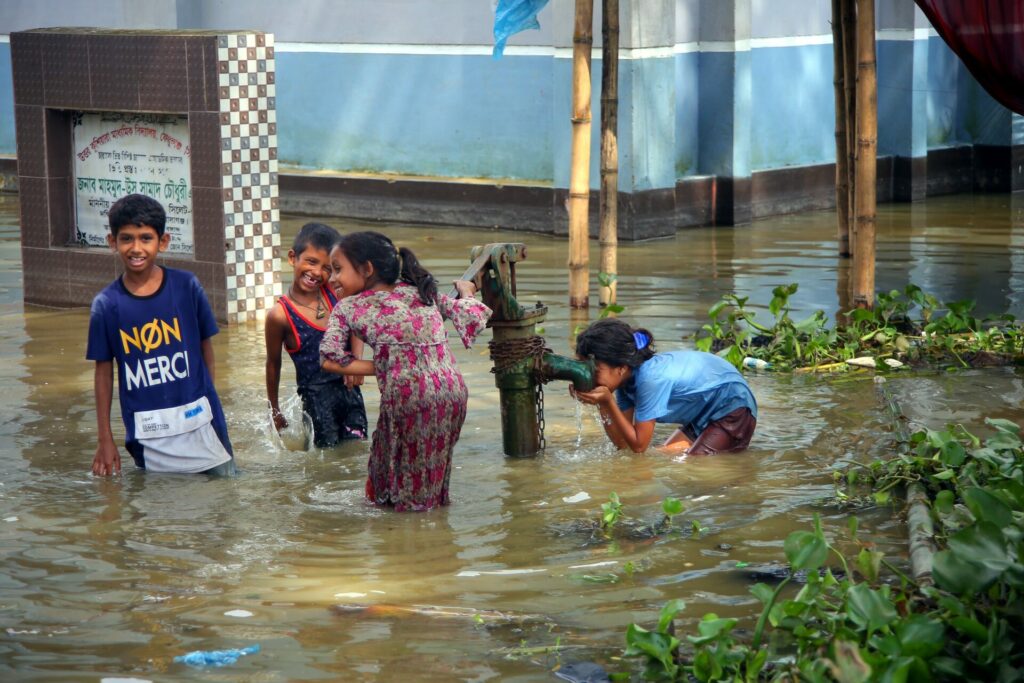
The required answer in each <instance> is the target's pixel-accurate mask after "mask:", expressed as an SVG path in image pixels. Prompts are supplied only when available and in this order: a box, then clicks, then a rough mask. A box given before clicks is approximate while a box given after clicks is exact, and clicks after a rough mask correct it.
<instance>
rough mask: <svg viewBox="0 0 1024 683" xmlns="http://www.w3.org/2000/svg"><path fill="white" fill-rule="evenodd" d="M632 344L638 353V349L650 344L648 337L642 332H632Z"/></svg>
mask: <svg viewBox="0 0 1024 683" xmlns="http://www.w3.org/2000/svg"><path fill="white" fill-rule="evenodd" d="M633 342H634V343H635V344H636V350H637V351H639V350H640V349H642V348H645V347H646V346H647V345H648V344H650V343H651V338H650V337H648V336H647V335H646V334H644V333H643V332H634V333H633Z"/></svg>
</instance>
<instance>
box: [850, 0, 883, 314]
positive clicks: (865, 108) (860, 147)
mask: <svg viewBox="0 0 1024 683" xmlns="http://www.w3.org/2000/svg"><path fill="white" fill-rule="evenodd" d="M877 154H878V80H877V74H876V71H875V0H857V165H856V171H855V175H856V181H855V182H856V188H855V192H856V197H855V200H854V210H855V212H856V217H857V219H856V223H855V224H854V238H853V303H854V305H855V306H859V307H866V308H870V307H871V306H873V305H874V303H875V176H876V164H877V160H876V159H877Z"/></svg>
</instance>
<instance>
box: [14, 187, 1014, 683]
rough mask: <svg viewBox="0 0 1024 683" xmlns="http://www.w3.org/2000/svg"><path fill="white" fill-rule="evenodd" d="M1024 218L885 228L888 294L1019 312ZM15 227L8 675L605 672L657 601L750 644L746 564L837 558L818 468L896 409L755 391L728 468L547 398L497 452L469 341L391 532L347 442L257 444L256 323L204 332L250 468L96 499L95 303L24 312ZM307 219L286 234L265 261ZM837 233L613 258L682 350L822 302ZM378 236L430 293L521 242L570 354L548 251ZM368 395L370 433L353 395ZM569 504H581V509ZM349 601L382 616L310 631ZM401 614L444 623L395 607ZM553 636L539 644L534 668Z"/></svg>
mask: <svg viewBox="0 0 1024 683" xmlns="http://www.w3.org/2000/svg"><path fill="white" fill-rule="evenodd" d="M1014 201H1016V202H1017V203H1016V204H1014V203H1013V202H1014ZM1022 205H1024V199H1020V198H1018V199H1011V197H1008V196H988V197H974V198H972V197H956V198H943V199H933V200H929V201H928V202H926V203H920V204H914V205H898V206H896V205H889V206H884V207H882V211H881V216H880V225H879V231H880V237H879V248H878V253H879V271H878V281H879V287H880V288H885V289H888V288H892V287H902V286H903V284H905V283H906V282H907V281H908V280H910V281H913V282H915V283H916V284H918V285H920V286H922V287H924V288H925V289H926V290H929V291H932V292H933V293H935V294H937V295H938V296H939V297H940V298H947V299H948V298H975V299H977V300H978V302H979V309H980V310H981V311H982V312H1001V311H1010V312H1012V313H1014V314H1015V315H1017V316H1018V317H1024V249H1022V247H1024V206H1022ZM17 215H18V208H17V198H16V197H13V196H9V195H5V196H0V392H2V395H3V396H4V399H3V406H4V408H3V413H2V419H0V472H2V475H0V557H2V571H0V629H2V630H0V678H2V679H4V680H33V681H63V680H67V681H98V680H101V679H103V678H106V677H109V678H116V677H122V678H123V677H134V678H137V679H143V680H150V681H167V680H186V679H187V680H211V681H223V680H231V681H239V680H251V681H307V680H308V681H313V680H359V681H396V680H410V681H412V680H416V681H451V680H467V681H470V680H471V681H484V680H511V681H527V680H529V681H534V680H536V681H544V680H553V676H552V674H551V673H550V670H551V669H553V668H554V667H556V666H558V665H559V663H565V662H571V661H576V660H580V659H592V660H597V661H600V662H602V663H604V664H606V665H608V666H609V667H610V668H612V669H616V668H621V667H623V666H624V665H623V664H622V663H620V662H615V661H614V660H611V659H610V658H611V657H612V656H614V655H617V654H618V653H619V652H620V651H621V647H622V645H623V633H624V630H625V627H626V625H627V624H629V623H630V622H632V621H638V622H647V623H649V622H651V621H652V620H653V619H654V618H655V615H656V613H657V611H658V609H659V608H660V606H661V605H662V604H663V603H664V602H665V601H666V600H668V599H671V598H682V599H684V600H685V601H686V603H687V609H686V611H685V612H684V614H683V617H684V619H686V620H689V622H691V623H692V622H693V621H694V620H696V619H698V618H699V617H700V616H701V615H702V614H703V613H705V612H707V611H714V612H717V613H718V614H720V615H733V616H739V617H741V618H744V619H745V620H748V621H746V624H747V625H748V626H749V625H750V622H749V619H750V617H751V615H753V614H755V613H756V611H757V603H756V602H755V600H754V599H753V598H752V597H751V596H750V595H749V593H748V592H747V589H748V587H749V585H750V584H751V582H752V580H751V578H750V575H749V569H745V568H743V567H742V566H740V567H737V562H740V563H744V562H748V563H751V564H758V563H764V562H773V561H778V560H780V559H781V558H782V540H783V539H784V538H785V536H786V534H787V533H789V532H790V531H793V530H795V529H804V528H808V527H809V525H810V523H811V519H812V517H813V515H814V514H815V513H819V514H821V515H822V516H823V518H824V520H825V524H826V527H827V529H828V531H829V533H830V534H832V535H834V536H836V537H840V538H841V537H842V535H843V530H844V529H845V527H846V514H845V513H841V512H838V511H837V510H836V509H835V508H834V507H833V506H831V505H830V504H829V502H828V501H829V496H830V493H831V490H832V488H831V471H832V469H833V468H835V467H837V466H838V465H839V463H841V461H843V460H844V459H848V458H870V457H873V456H878V455H880V454H882V453H883V452H884V450H885V448H886V442H887V436H886V429H887V425H888V418H887V417H886V415H885V413H884V412H883V411H882V410H881V409H880V402H879V388H878V386H877V385H875V384H874V383H873V381H872V380H871V378H870V376H868V375H855V376H844V377H840V378H811V377H798V378H790V377H780V376H772V375H766V374H762V375H753V376H751V380H750V381H751V385H752V387H753V389H754V392H755V394H756V396H757V398H758V401H759V404H760V413H761V414H760V424H759V427H758V432H757V435H756V436H755V440H754V444H753V448H752V449H751V450H750V451H749V452H747V453H745V454H741V455H734V456H728V457H716V458H692V459H687V460H674V459H669V458H666V457H664V456H660V455H654V454H651V455H640V456H631V455H625V454H619V453H615V452H613V451H612V450H611V449H610V448H609V447H608V446H607V445H606V442H605V439H604V436H603V433H602V432H601V430H600V427H599V425H598V424H597V422H596V421H595V419H594V417H593V415H592V414H590V413H584V414H583V415H582V422H581V423H579V424H578V421H577V417H578V413H577V409H576V406H575V404H574V403H573V402H572V401H571V400H570V398H569V396H568V394H567V391H566V390H565V388H564V387H563V386H559V385H549V388H548V392H547V399H546V407H547V424H548V430H547V441H548V449H547V452H546V453H545V454H544V455H543V456H542V457H539V458H536V459H530V460H511V459H506V458H505V457H504V456H503V455H502V453H501V441H500V434H499V433H498V427H497V425H498V418H497V415H498V407H497V391H496V390H495V389H494V387H493V382H492V377H491V375H490V374H489V373H488V370H489V364H488V361H487V357H486V351H485V348H486V346H485V344H480V345H478V346H477V348H476V349H474V350H471V351H465V350H462V349H461V348H460V349H457V350H456V355H457V357H458V360H459V363H460V365H461V367H462V370H463V372H464V373H465V376H466V380H467V383H468V385H469V387H470V393H471V398H470V412H469V419H468V421H467V423H466V426H465V429H464V431H463V434H462V439H461V441H460V442H459V446H458V449H457V451H456V460H455V464H456V467H457V469H456V471H455V473H454V476H453V480H452V496H453V503H452V505H451V506H450V507H448V508H446V509H442V510H437V511H434V512H430V513H426V514H394V513H389V512H385V511H380V510H377V509H374V508H372V507H369V506H368V505H367V504H366V503H364V501H363V498H362V490H363V481H364V476H365V461H366V456H367V450H368V447H367V445H366V444H356V445H352V446H350V447H345V448H341V449H338V450H336V451H332V452H324V453H319V452H308V453H307V452H292V451H286V450H283V449H281V448H280V447H279V445H278V444H277V442H276V441H275V440H273V439H271V438H270V436H269V435H268V432H267V428H266V419H265V408H264V394H263V345H262V344H263V342H262V333H261V330H260V329H259V328H258V327H256V326H251V327H237V328H231V329H227V330H225V331H223V332H222V333H221V334H220V335H219V336H218V337H216V339H215V346H216V352H217V358H218V375H217V376H218V380H219V385H220V391H221V396H222V399H223V402H224V405H225V409H226V411H227V413H228V422H229V426H230V430H231V437H232V441H233V442H234V445H235V449H236V454H237V457H238V461H239V464H240V465H241V467H243V468H244V473H243V474H242V475H241V476H239V477H238V478H235V479H224V480H207V479H205V478H197V477H180V476H152V475H149V476H147V475H143V474H142V473H140V472H138V471H135V470H134V469H133V467H132V466H131V464H130V458H128V459H127V461H128V462H127V464H126V467H125V474H124V475H123V476H122V477H120V478H115V479H97V478H94V477H92V476H91V475H90V474H89V464H90V462H91V459H92V455H93V450H94V448H95V444H94V433H95V425H94V422H95V417H94V409H93V398H92V368H91V366H90V364H89V363H88V362H86V361H85V360H84V359H83V358H84V352H85V338H86V327H87V320H88V312H87V311H86V310H73V311H57V310H48V309H41V308H33V307H28V308H26V307H24V306H23V305H22V303H21V299H22V289H21V287H22V284H21V283H22V279H21V265H20V252H19V239H18V228H17ZM301 223H302V220H301V219H299V218H297V217H290V218H288V219H286V220H285V223H284V232H285V241H286V242H287V241H290V239H291V237H292V236H293V235H294V234H295V232H296V231H297V229H298V227H299V225H300V224H301ZM335 224H336V225H337V226H338V227H340V228H343V229H345V228H351V227H352V226H346V225H344V224H342V223H341V222H340V221H339V222H337V223H335ZM832 225H833V218H832V215H831V214H829V213H827V212H816V213H808V214H801V215H795V216H788V217H783V218H776V219H771V220H764V221H759V222H757V223H756V224H754V225H753V226H749V227H746V228H741V229H736V230H733V229H717V230H716V229H711V228H707V229H695V230H686V231H683V232H680V233H679V235H678V236H677V237H676V238H675V239H673V240H668V241H659V242H653V243H647V244H639V245H624V246H623V247H621V249H620V257H619V258H620V264H621V271H622V275H621V277H620V302H621V303H623V304H624V305H626V306H627V311H626V314H625V315H626V317H628V318H630V319H632V320H635V321H640V322H643V323H644V324H645V325H646V326H648V327H649V328H651V329H652V330H653V332H654V333H655V336H656V338H657V339H658V343H659V346H660V348H661V349H662V350H668V349H673V348H683V347H686V346H687V345H688V344H689V342H687V341H685V340H684V339H683V337H684V335H688V334H690V333H692V332H693V331H695V330H696V329H697V328H698V327H699V325H700V324H701V323H702V322H703V320H704V318H705V311H706V310H707V308H708V306H710V305H711V304H712V303H714V301H716V300H717V299H718V297H719V296H720V295H721V294H723V293H726V292H730V291H736V292H738V293H740V294H742V295H749V296H750V297H751V298H752V301H754V302H756V303H758V304H760V305H761V306H764V305H765V304H766V303H767V301H768V300H769V298H770V296H771V295H770V290H771V288H772V287H773V286H775V285H778V284H783V283H788V282H799V283H800V291H799V292H798V293H797V295H796V296H795V297H794V304H795V306H796V307H797V308H798V309H800V311H810V310H812V309H816V308H823V309H826V310H828V311H834V310H835V308H836V305H837V299H836V293H835V291H836V287H835V282H836V270H835V269H836V260H835V258H834V251H835V242H834V238H833V227H832ZM386 231H387V232H388V234H389V235H390V236H392V237H393V238H394V239H395V241H396V242H398V243H400V244H406V245H408V246H410V247H411V248H412V249H413V250H414V251H416V253H417V254H418V255H419V256H420V257H421V259H422V260H423V261H424V262H425V263H426V264H428V266H429V267H430V268H431V269H432V270H433V272H434V273H435V275H437V276H438V278H439V279H440V280H442V281H447V280H450V279H452V278H454V277H455V276H456V275H458V274H459V273H461V271H462V270H463V269H464V268H465V266H466V264H467V260H468V249H469V247H470V246H471V245H473V244H479V243H484V242H495V241H525V242H527V243H528V245H529V249H530V252H529V254H530V258H529V260H528V261H527V262H526V263H525V264H523V265H522V266H521V268H520V270H519V273H520V276H519V283H520V299H521V300H523V301H527V302H529V301H534V300H542V301H544V302H545V303H547V304H548V305H549V307H550V309H551V311H550V314H549V319H548V322H547V323H546V325H545V328H546V334H547V337H548V340H549V342H550V344H551V345H552V346H553V347H554V348H555V350H556V351H558V352H561V353H568V352H569V351H570V346H569V340H570V336H571V329H572V328H573V327H575V325H576V324H577V323H578V321H575V320H574V321H570V319H569V314H568V310H567V308H566V306H565V300H566V294H565V292H566V285H565V283H566V275H565V271H564V260H565V242H564V241H561V240H556V239H551V238H547V237H541V236H534V235H523V234H513V233H503V232H489V231H467V230H447V231H445V230H432V229H417V228H408V227H394V228H391V227H388V228H386ZM111 258H113V257H111ZM593 262H594V263H596V252H595V254H594V261H593ZM595 291H596V290H595ZM765 315H767V314H766V313H765ZM484 342H486V339H484ZM289 372H290V367H289V368H288V369H287V370H286V375H287V374H288V373H289ZM886 386H887V387H889V389H890V390H891V391H892V392H893V393H894V394H895V395H896V396H897V397H898V398H899V400H900V401H901V403H902V404H903V406H904V408H905V409H906V411H907V412H908V413H909V414H910V415H911V417H912V418H913V419H914V420H916V421H919V422H923V423H927V424H929V425H933V426H934V425H942V424H944V423H945V422H947V421H958V422H963V423H965V424H969V425H977V424H978V423H979V422H980V421H981V420H980V418H981V417H982V416H984V415H993V416H1001V417H1007V418H1010V419H1018V420H1020V419H1022V418H1024V415H1022V411H1021V408H1020V406H1021V405H1022V399H1024V381H1022V377H1021V375H1020V374H1019V372H1017V371H1014V370H1011V369H999V370H986V371H968V372H958V373H924V374H917V375H910V374H907V375H900V376H897V377H895V378H893V379H891V380H890V381H889V382H888V383H887V385H886ZM286 391H287V390H286ZM365 393H366V396H367V408H368V411H369V413H370V418H371V421H373V420H374V419H375V417H376V411H377V396H376V392H375V390H374V387H373V386H372V382H371V383H370V386H368V387H367V388H366V391H365ZM115 414H116V410H115ZM580 424H581V426H580ZM581 430H582V432H581ZM979 431H981V430H979ZM612 491H615V492H617V493H618V494H619V496H620V497H621V499H622V501H623V504H624V506H625V512H626V514H627V516H629V517H631V518H632V519H634V520H646V521H654V520H656V519H657V518H658V517H659V515H660V501H661V500H662V499H663V498H665V497H666V496H670V495H671V496H676V497H679V498H681V499H683V501H684V502H685V504H686V508H687V509H686V512H685V513H684V514H683V515H681V516H680V518H679V519H678V520H677V521H678V526H679V527H681V530H680V531H678V532H676V533H672V534H669V535H667V536H663V537H659V538H656V539H650V538H642V537H638V536H630V535H629V534H619V535H617V537H616V538H615V539H614V540H613V541H611V542H608V541H606V540H603V539H601V538H600V537H596V538H595V537H593V536H592V534H591V533H590V532H589V531H588V530H587V528H586V525H587V524H589V523H590V521H591V520H595V519H596V518H597V516H598V513H599V508H600V504H601V503H602V502H604V501H606V500H607V499H608V495H609V493H611V492H612ZM584 493H585V494H586V496H589V498H588V499H586V500H580V499H582V498H584V497H585V496H584V495H582V494H584ZM570 501H578V502H570ZM897 517H898V515H897V513H896V511H894V510H893V509H888V508H887V509H879V510H874V511H868V512H864V513H862V514H861V528H862V530H864V535H865V536H866V537H868V538H871V539H872V540H874V541H875V542H876V543H878V545H879V546H880V547H881V548H882V549H883V550H885V551H886V552H888V553H891V554H893V555H896V556H900V555H901V554H902V553H904V543H903V540H902V538H903V536H902V535H903V529H902V528H901V526H900V523H899V522H898V521H897ZM691 520H696V521H698V522H699V523H700V524H701V525H702V526H703V527H704V528H705V533H704V534H703V535H702V536H700V537H699V538H697V537H694V536H692V535H691V534H690V532H689V527H690V522H691ZM628 563H632V566H633V567H635V569H634V571H633V572H632V573H631V574H630V573H629V572H627V569H626V567H627V564H628ZM613 580H614V582H612V581H613ZM341 603H343V604H355V605H379V606H384V607H378V608H376V609H373V610H369V611H362V612H349V613H345V614H340V615H339V614H336V613H334V612H332V611H331V609H330V607H331V606H332V605H335V604H341ZM417 605H428V606H442V607H445V608H451V609H450V610H448V612H450V613H451V614H446V613H435V614H430V615H427V614H421V613H417V612H416V611H415V609H410V608H411V607H413V606H417ZM237 610H243V611H242V612H238V611H237ZM468 610H498V611H500V612H502V613H504V614H505V615H508V616H509V617H510V620H509V621H508V622H507V623H504V622H501V621H499V622H496V623H495V622H492V621H491V620H490V618H489V616H490V615H485V616H487V617H488V618H482V619H474V618H472V617H470V616H466V613H467V611H468ZM229 613H230V614H229ZM232 614H235V615H248V616H232ZM254 643H258V644H259V645H260V646H261V647H262V651H261V652H260V653H259V654H256V655H253V656H250V657H246V658H243V659H242V660H240V661H239V662H238V663H237V664H235V665H232V666H230V667H227V668H225V669H208V670H203V671H196V670H190V669H187V668H186V667H184V666H183V665H180V664H173V663H172V662H171V660H172V658H173V657H174V656H175V655H178V654H182V653H185V652H187V651H190V650H196V649H224V648H229V647H241V646H245V645H250V644H254ZM555 645H557V646H558V650H557V652H552V651H548V652H538V651H536V650H528V648H545V647H547V648H552V647H553V646H555Z"/></svg>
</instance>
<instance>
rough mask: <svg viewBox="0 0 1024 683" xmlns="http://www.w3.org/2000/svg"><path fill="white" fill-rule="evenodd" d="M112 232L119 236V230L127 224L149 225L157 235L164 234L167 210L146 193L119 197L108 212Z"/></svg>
mask: <svg viewBox="0 0 1024 683" xmlns="http://www.w3.org/2000/svg"><path fill="white" fill-rule="evenodd" d="M107 221H108V223H109V225H110V234H111V235H113V236H114V237H117V231H118V230H120V229H121V228H123V227H124V226H126V225H137V226H140V227H141V226H143V225H148V226H149V227H151V228H153V229H154V230H156V236H157V237H163V236H164V228H165V226H166V225H167V212H166V211H164V207H163V205H162V204H161V203H160V202H158V201H157V200H155V199H153V198H152V197H149V196H147V195H144V194H129V195H125V196H124V197H121V198H120V199H118V200H117V201H116V202H114V204H113V205H112V206H111V207H110V210H109V211H108V212H107Z"/></svg>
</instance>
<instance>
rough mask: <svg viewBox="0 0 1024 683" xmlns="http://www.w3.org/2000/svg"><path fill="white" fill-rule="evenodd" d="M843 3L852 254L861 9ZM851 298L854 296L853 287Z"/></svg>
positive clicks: (846, 1)
mask: <svg viewBox="0 0 1024 683" xmlns="http://www.w3.org/2000/svg"><path fill="white" fill-rule="evenodd" d="M840 2H841V5H842V12H843V18H842V26H843V88H844V91H845V99H846V109H845V114H846V116H845V118H846V178H847V186H848V187H849V199H848V200H847V206H848V207H849V209H848V211H849V213H848V219H847V228H849V232H848V233H847V238H848V240H849V243H850V244H849V253H850V254H852V253H853V250H854V248H855V246H854V244H853V239H854V234H853V232H854V231H853V226H852V225H851V223H852V222H853V216H854V211H855V210H856V197H855V195H856V192H855V190H856V179H855V178H854V169H855V168H856V166H857V163H856V157H857V5H856V0H840ZM849 294H852V285H851V291H850V292H849Z"/></svg>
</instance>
